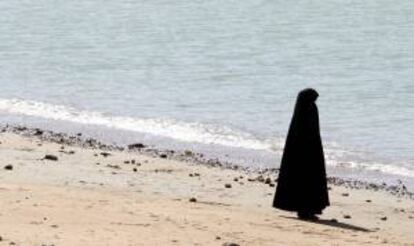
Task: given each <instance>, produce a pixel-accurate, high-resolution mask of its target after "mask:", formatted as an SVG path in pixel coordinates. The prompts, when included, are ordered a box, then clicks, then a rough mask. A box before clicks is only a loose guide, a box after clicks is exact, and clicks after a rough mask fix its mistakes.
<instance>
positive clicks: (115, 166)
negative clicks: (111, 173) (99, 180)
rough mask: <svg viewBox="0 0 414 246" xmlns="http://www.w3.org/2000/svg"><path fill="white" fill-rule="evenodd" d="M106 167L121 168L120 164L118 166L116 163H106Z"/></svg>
mask: <svg viewBox="0 0 414 246" xmlns="http://www.w3.org/2000/svg"><path fill="white" fill-rule="evenodd" d="M106 166H107V167H110V168H113V169H121V167H120V166H118V165H111V164H108V165H106Z"/></svg>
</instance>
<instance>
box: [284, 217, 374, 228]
mask: <svg viewBox="0 0 414 246" xmlns="http://www.w3.org/2000/svg"><path fill="white" fill-rule="evenodd" d="M280 217H283V218H287V219H293V220H298V221H303V222H309V223H314V224H320V225H326V226H332V227H337V228H341V229H346V230H352V231H360V232H375V230H370V229H367V228H364V227H360V226H354V225H351V224H347V223H343V222H339V221H336V220H335V219H332V220H325V219H319V220H301V219H299V218H296V217H291V216H280Z"/></svg>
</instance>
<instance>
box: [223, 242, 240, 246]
mask: <svg viewBox="0 0 414 246" xmlns="http://www.w3.org/2000/svg"><path fill="white" fill-rule="evenodd" d="M222 245H223V246H240V244H237V243H230V242H227V243H223V244H222Z"/></svg>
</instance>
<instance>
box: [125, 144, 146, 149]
mask: <svg viewBox="0 0 414 246" xmlns="http://www.w3.org/2000/svg"><path fill="white" fill-rule="evenodd" d="M146 147H147V146H145V145H144V144H142V143H134V144H130V145H128V149H130V150H131V149H143V148H146Z"/></svg>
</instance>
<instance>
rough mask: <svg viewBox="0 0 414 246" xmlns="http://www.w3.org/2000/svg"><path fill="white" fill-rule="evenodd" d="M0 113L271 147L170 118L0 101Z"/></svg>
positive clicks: (181, 138)
mask: <svg viewBox="0 0 414 246" xmlns="http://www.w3.org/2000/svg"><path fill="white" fill-rule="evenodd" d="M0 111H3V112H7V113H10V114H22V115H27V116H35V117H41V118H46V119H52V120H63V121H69V122H74V123H80V124H90V125H99V126H105V127H111V128H115V129H122V130H128V131H135V132H141V133H148V134H153V135H156V136H162V137H168V138H173V139H176V140H179V141H184V142H197V143H202V144H218V145H224V146H229V147H239V148H248V149H254V150H269V149H270V146H271V144H270V143H267V142H266V141H262V140H259V139H257V138H255V137H254V136H253V135H252V134H249V133H246V132H242V131H237V130H234V129H231V128H229V127H225V126H218V125H213V124H202V123H197V122H183V121H178V120H174V119H165V118H160V119H140V118H132V117H121V116H107V115H104V114H102V113H99V112H90V111H82V110H77V109H75V108H72V107H67V106H63V105H52V104H48V103H43V102H37V101H27V100H19V99H0Z"/></svg>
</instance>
